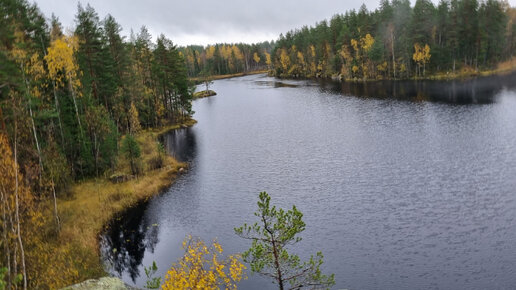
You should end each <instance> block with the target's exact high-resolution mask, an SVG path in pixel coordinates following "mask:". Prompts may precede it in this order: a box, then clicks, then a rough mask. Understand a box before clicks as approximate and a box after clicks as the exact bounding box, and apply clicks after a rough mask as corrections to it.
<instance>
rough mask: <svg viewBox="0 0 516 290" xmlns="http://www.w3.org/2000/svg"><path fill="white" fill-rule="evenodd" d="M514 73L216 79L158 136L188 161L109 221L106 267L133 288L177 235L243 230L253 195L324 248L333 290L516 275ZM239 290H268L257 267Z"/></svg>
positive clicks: (502, 285) (303, 251) (483, 281)
mask: <svg viewBox="0 0 516 290" xmlns="http://www.w3.org/2000/svg"><path fill="white" fill-rule="evenodd" d="M514 80H515V76H514V75H509V76H504V77H493V78H485V79H480V80H478V79H477V80H469V81H456V82H436V81H425V82H413V81H403V82H387V81H385V82H368V83H362V82H359V83H340V82H337V83H335V82H328V81H320V82H316V81H308V80H303V81H294V80H278V79H274V78H269V77H265V76H248V77H242V78H234V79H229V80H220V81H216V82H215V83H214V85H213V89H214V90H215V91H216V92H217V96H215V97H211V98H207V99H201V100H198V101H195V102H194V107H193V109H194V111H196V113H195V115H194V118H195V119H197V120H198V124H196V125H195V126H194V127H192V128H188V129H180V130H178V131H175V132H171V133H169V134H168V135H166V136H164V138H163V142H164V143H165V146H166V147H165V148H166V149H167V150H168V151H169V152H171V153H172V154H174V155H175V156H176V157H177V158H179V159H180V160H187V161H189V163H190V168H189V171H188V173H187V174H185V175H183V176H181V177H180V178H179V179H178V180H177V182H176V183H175V184H174V185H173V186H172V187H171V188H170V189H169V190H168V191H167V192H165V193H164V194H162V195H161V196H159V197H156V198H154V199H152V200H151V201H150V202H148V203H144V204H141V205H140V206H139V207H136V208H135V209H131V210H129V211H127V212H126V213H124V214H122V215H121V216H120V217H119V218H118V219H115V220H114V221H113V222H112V224H111V225H110V229H109V230H108V231H107V232H106V233H105V234H104V235H103V236H102V237H101V253H102V256H103V259H104V261H105V263H106V267H107V269H108V271H110V272H111V273H113V274H114V275H118V276H121V277H122V278H123V279H124V281H126V282H128V283H130V284H135V285H138V286H144V285H145V281H146V277H145V273H144V271H143V266H149V265H151V264H152V261H156V263H157V265H158V268H159V273H160V274H161V275H164V273H165V272H166V270H167V268H168V267H170V265H171V264H172V263H173V262H174V261H176V260H177V259H178V258H179V257H181V256H182V255H183V251H182V250H181V242H182V240H183V239H184V237H185V235H187V234H193V235H197V236H201V237H202V238H203V239H205V240H206V241H210V240H212V239H213V238H217V239H218V241H219V242H220V243H221V244H222V246H223V247H224V250H225V252H226V253H235V252H241V251H243V250H245V249H247V248H248V247H249V243H248V242H247V241H245V240H241V239H239V238H238V237H236V235H234V233H233V228H234V227H236V226H240V225H241V224H243V223H244V222H252V221H254V216H253V212H254V211H255V210H256V201H257V197H258V192H260V191H264V190H265V191H267V192H268V193H269V194H270V195H271V196H272V202H273V203H274V204H277V205H278V206H281V207H291V206H292V205H293V204H295V205H296V206H297V207H298V208H299V209H300V210H301V211H302V212H303V214H304V220H305V222H306V224H307V227H306V231H305V232H304V233H303V234H302V237H303V241H302V242H300V243H299V244H298V245H297V246H296V247H295V248H293V249H292V251H294V252H296V253H298V254H300V255H301V256H302V257H307V256H309V255H310V254H314V253H315V252H317V251H319V250H321V251H322V252H323V254H324V255H325V263H324V267H323V268H324V271H325V272H326V273H335V276H336V281H337V285H336V287H335V289H341V288H346V289H510V288H513V287H514V285H516V221H515V219H516V92H515V91H514V84H515V83H516V82H515V81H514ZM240 287H241V288H242V289H269V288H270V289H274V287H275V286H274V285H273V284H271V283H270V281H269V280H267V279H264V278H261V277H259V276H256V275H250V277H249V279H248V280H246V281H244V282H242V283H241V284H240Z"/></svg>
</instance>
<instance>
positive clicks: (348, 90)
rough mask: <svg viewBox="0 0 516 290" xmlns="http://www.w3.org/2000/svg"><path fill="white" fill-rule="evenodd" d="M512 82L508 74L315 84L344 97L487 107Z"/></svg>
mask: <svg viewBox="0 0 516 290" xmlns="http://www.w3.org/2000/svg"><path fill="white" fill-rule="evenodd" d="M515 80H516V74H515V73H512V74H507V75H500V76H488V77H481V78H470V79H464V80H452V81H436V80H420V81H413V80H403V81H370V82H362V81H357V82H335V81H328V80H320V81H319V83H318V84H319V85H320V86H321V87H322V88H326V89H330V90H332V91H334V92H336V93H341V94H343V95H346V96H356V97H365V98H370V97H374V98H379V99H397V100H407V101H414V102H423V101H428V102H443V103H449V104H489V103H492V102H493V101H494V98H495V97H496V96H497V95H498V93H500V91H502V90H503V89H509V90H511V89H515V88H516V82H515Z"/></svg>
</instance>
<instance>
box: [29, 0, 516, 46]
mask: <svg viewBox="0 0 516 290" xmlns="http://www.w3.org/2000/svg"><path fill="white" fill-rule="evenodd" d="M433 1H434V3H437V2H438V0H433ZM35 2H36V3H37V4H38V6H39V7H40V9H41V10H42V12H43V13H44V14H45V16H47V17H50V15H51V14H52V13H54V14H55V15H56V16H57V17H59V20H60V21H61V23H62V24H63V26H64V27H65V28H72V27H74V17H75V14H76V13H77V3H78V1H73V0H36V1H35ZM80 2H81V3H82V4H83V6H86V4H87V3H89V4H90V5H91V6H92V7H93V8H95V10H96V11H97V13H98V14H99V17H100V18H101V19H103V18H104V17H105V16H106V15H107V14H108V13H109V14H111V15H113V17H115V19H116V20H117V21H118V23H120V24H121V25H122V27H123V29H124V30H123V34H124V35H129V33H130V30H131V28H132V29H133V30H134V31H135V32H137V31H138V30H139V29H140V27H141V26H142V25H145V26H146V27H147V28H148V30H149V31H150V32H151V33H152V35H153V36H154V38H156V36H157V35H158V34H160V33H163V34H165V35H166V36H167V37H168V38H170V39H172V41H173V42H174V43H176V44H179V45H188V44H202V45H206V44H212V43H219V42H228V43H234V42H247V43H255V42H260V41H264V40H276V39H277V38H278V36H279V34H280V33H285V32H286V31H288V30H291V29H294V28H299V27H301V26H303V25H313V24H315V22H317V21H321V20H323V19H329V18H331V16H333V15H334V14H337V13H344V12H346V11H347V10H351V9H357V10H358V8H360V6H361V5H362V3H365V4H366V5H367V8H368V9H369V10H374V9H376V8H377V7H378V3H379V2H380V0H365V1H362V2H361V1H349V0H258V1H245V0H212V1H209V0H179V1H178V0H139V1H133V0H81V1H80ZM414 2H415V0H412V3H414ZM509 3H510V4H511V6H513V7H514V6H516V0H509Z"/></svg>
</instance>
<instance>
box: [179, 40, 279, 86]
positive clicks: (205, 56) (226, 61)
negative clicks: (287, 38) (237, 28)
mask: <svg viewBox="0 0 516 290" xmlns="http://www.w3.org/2000/svg"><path fill="white" fill-rule="evenodd" d="M273 47H274V42H268V41H266V42H261V43H256V44H244V43H238V44H227V43H219V44H215V45H208V46H206V47H204V46H200V45H190V46H187V47H181V48H179V50H180V52H181V54H182V55H183V56H184V58H185V64H186V68H187V71H188V76H190V77H197V76H202V75H225V74H235V73H242V72H247V71H251V70H258V69H267V68H268V67H270V66H271V64H272V62H271V51H272V49H273Z"/></svg>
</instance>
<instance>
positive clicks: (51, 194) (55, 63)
mask: <svg viewBox="0 0 516 290" xmlns="http://www.w3.org/2000/svg"><path fill="white" fill-rule="evenodd" d="M75 23H76V26H75V27H74V28H73V29H72V31H69V32H64V31H63V29H62V26H61V24H60V23H59V21H58V19H57V18H56V17H54V16H52V18H51V20H50V21H47V19H46V18H45V16H44V15H42V13H41V12H40V10H39V9H38V7H37V6H36V4H31V3H29V2H28V1H26V0H2V1H0V153H1V155H0V235H1V238H0V253H2V254H1V255H0V288H3V287H2V285H4V286H6V287H7V289H18V288H19V287H23V288H25V289H27V288H37V287H36V285H37V284H38V283H39V284H40V285H41V284H44V285H47V287H48V288H56V287H57V288H59V286H63V285H62V284H60V283H63V281H64V280H63V279H65V278H63V277H64V276H65V271H68V272H67V274H66V275H68V274H70V275H75V276H74V277H78V275H79V273H75V272H74V273H71V272H73V271H75V270H74V269H76V268H75V266H77V265H75V264H73V257H68V256H67V255H56V254H55V253H53V251H54V249H52V248H45V247H46V246H45V245H47V243H46V241H49V240H51V239H53V238H54V237H55V233H53V232H52V231H51V230H49V228H48V227H44V226H42V225H43V224H45V223H44V222H43V221H42V218H47V217H48V218H49V219H50V221H52V216H44V215H45V213H47V211H45V209H44V208H42V205H43V204H46V203H41V201H45V200H48V199H50V200H52V199H53V200H54V201H55V200H56V195H57V196H59V195H60V194H63V192H65V190H64V189H65V188H66V187H67V185H68V184H70V183H71V181H73V180H78V179H84V178H87V177H92V176H101V175H103V173H104V172H105V171H106V170H108V169H110V168H113V167H114V165H115V164H116V162H117V155H118V151H119V148H120V146H119V144H118V141H119V136H121V135H123V134H134V133H135V132H136V131H138V130H139V129H140V128H141V127H154V126H159V125H161V124H162V123H168V122H173V121H177V120H181V119H182V118H185V117H188V116H189V115H190V114H191V113H192V111H191V99H192V92H193V87H191V86H190V85H189V82H188V76H187V72H186V68H185V65H184V59H183V57H182V56H181V54H180V52H179V50H178V49H177V48H176V46H175V45H173V43H172V42H171V41H170V40H169V39H167V38H166V37H165V36H163V35H161V36H159V37H158V38H157V41H156V42H155V43H154V42H153V41H151V35H150V34H149V33H148V31H147V29H145V27H143V28H142V29H141V30H140V31H139V33H137V34H136V35H134V34H131V37H130V39H129V40H127V39H125V38H124V37H123V36H122V35H121V30H122V28H121V27H120V25H119V24H118V23H117V22H116V21H115V19H114V18H113V17H112V16H110V15H107V16H106V17H105V18H104V19H102V20H101V19H100V18H99V16H98V14H97V13H96V12H95V10H94V9H93V8H92V7H90V6H89V5H88V6H86V7H83V6H81V5H80V4H79V6H78V10H77V12H76V15H75ZM56 213H57V211H56ZM56 219H57V214H56ZM55 259H62V260H63V261H65V260H67V261H69V263H72V264H69V265H68V264H66V263H65V262H63V263H61V264H60V265H62V267H63V268H62V269H61V268H60V269H51V268H47V267H49V265H48V264H49V261H50V260H52V261H53V260H55ZM70 259H71V261H72V262H70ZM67 263H68V262H67ZM50 264H52V263H50ZM54 264H55V263H54ZM45 273H47V274H45ZM67 277H69V276H67ZM44 281H47V282H48V281H51V282H48V284H46V282H44ZM4 282H5V283H6V284H4ZM53 283H55V284H53Z"/></svg>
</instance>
